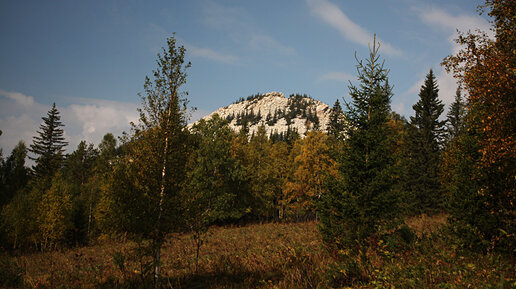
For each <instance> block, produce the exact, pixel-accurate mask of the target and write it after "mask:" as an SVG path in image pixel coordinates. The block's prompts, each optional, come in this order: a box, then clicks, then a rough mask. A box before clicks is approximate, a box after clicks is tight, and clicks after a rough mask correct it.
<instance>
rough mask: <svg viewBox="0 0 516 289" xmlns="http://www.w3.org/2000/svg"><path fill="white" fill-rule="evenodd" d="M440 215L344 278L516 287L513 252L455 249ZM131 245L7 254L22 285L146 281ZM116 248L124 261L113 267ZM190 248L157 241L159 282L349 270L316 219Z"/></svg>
mask: <svg viewBox="0 0 516 289" xmlns="http://www.w3.org/2000/svg"><path fill="white" fill-rule="evenodd" d="M445 220H446V216H445V215H437V216H432V217H429V216H420V217H417V218H410V219H409V220H407V222H406V223H407V224H408V225H409V226H410V227H411V228H413V229H415V230H416V233H417V234H418V236H419V238H418V239H417V240H415V241H414V243H412V244H409V245H402V246H401V247H400V246H398V245H399V244H398V243H397V244H396V245H395V246H393V245H392V244H391V243H390V242H391V241H389V240H386V241H385V242H383V241H382V242H381V243H378V246H376V247H375V249H372V250H369V251H368V260H367V261H366V263H362V264H361V266H363V268H365V271H362V272H366V276H365V278H363V279H361V280H360V281H358V282H354V283H352V284H347V285H349V286H353V287H354V288H390V287H391V286H394V287H397V288H398V287H401V288H465V287H468V286H470V287H471V288H511V286H513V287H516V283H515V282H516V279H515V278H516V277H515V272H516V270H515V266H514V260H511V259H506V258H504V257H502V256H498V255H487V256H486V255H481V254H476V253H473V252H470V253H468V254H461V253H459V251H457V250H456V248H454V247H453V246H450V245H449V244H448V239H447V238H446V236H443V235H439V234H440V233H439V230H438V228H439V227H440V225H441V224H444V223H445ZM394 242H395V243H396V242H398V241H394ZM135 248H136V244H135V243H133V242H118V241H113V240H99V242H98V244H96V245H92V246H88V247H83V248H73V249H68V250H63V251H58V252H56V251H54V252H38V253H32V254H24V255H21V256H17V257H10V260H11V265H12V266H14V267H17V268H21V270H20V272H22V274H23V275H22V277H23V281H22V284H20V285H21V286H23V287H25V288H151V283H152V276H151V274H147V275H146V274H145V268H144V269H143V270H142V266H141V264H142V263H145V262H140V260H139V258H138V255H137V254H135V251H134V250H135ZM400 248H401V249H400ZM117 253H118V260H119V262H118V263H116V262H115V258H114V256H117ZM122 256H123V257H124V258H125V259H124V262H123V264H124V266H120V267H119V266H117V264H118V265H121V263H122V262H120V260H121V259H120V258H121V257H122ZM194 256H195V250H194V246H193V243H192V238H191V235H189V234H176V235H171V236H170V238H169V239H168V240H167V242H166V244H165V245H164V249H163V259H162V273H163V276H164V279H163V282H162V285H163V287H164V288H327V287H329V285H332V284H333V285H335V283H332V280H335V278H337V279H338V278H340V277H343V274H346V273H345V272H346V270H347V269H346V267H345V265H342V263H341V264H339V263H336V262H335V261H334V260H332V259H331V258H330V256H329V254H328V253H327V252H326V250H325V248H324V246H323V244H322V241H321V239H320V235H319V232H318V229H317V224H316V223H314V222H306V223H284V224H276V223H269V224H255V225H248V226H245V227H213V228H211V229H210V233H209V235H208V237H207V240H206V244H205V245H204V246H203V247H202V248H201V257H200V262H199V271H198V273H195V264H194V260H195V258H194ZM143 261H146V259H144V260H143ZM147 261H148V260H147ZM1 271H2V268H0V274H2V272H1ZM142 271H143V273H142ZM143 275H146V276H144V278H143V279H142V276H143ZM1 276H2V275H0V278H1ZM344 277H345V276H344ZM344 279H345V278H344ZM0 284H1V283H0ZM344 285H345V284H339V286H344ZM347 285H346V286H347Z"/></svg>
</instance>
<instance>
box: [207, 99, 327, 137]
mask: <svg viewBox="0 0 516 289" xmlns="http://www.w3.org/2000/svg"><path fill="white" fill-rule="evenodd" d="M330 112H331V108H330V107H329V106H328V105H327V104H325V103H322V102H320V101H318V100H315V99H312V98H310V97H307V96H306V95H299V94H296V95H291V96H290V97H285V95H284V94H283V93H281V92H270V93H266V94H259V95H254V96H250V97H248V98H247V99H245V100H244V99H240V100H239V101H238V102H236V103H234V104H231V105H229V106H226V107H223V108H219V109H218V110H216V111H214V112H213V113H211V114H210V115H207V116H205V117H204V118H203V119H205V120H208V119H210V118H211V117H212V116H213V115H214V114H218V115H219V116H220V117H221V118H224V119H226V120H228V121H229V127H230V128H231V129H233V130H235V131H240V129H241V128H242V127H243V126H247V127H248V129H249V134H250V135H252V134H253V133H254V132H256V130H257V129H258V127H259V126H262V125H263V126H264V127H265V130H266V131H267V134H268V135H274V134H276V135H280V134H285V133H286V132H287V130H289V129H290V130H291V131H292V130H296V131H297V132H298V133H299V135H300V136H301V137H304V135H305V133H306V131H307V130H313V129H319V130H322V131H326V128H327V126H328V122H329V119H330V118H329V116H330Z"/></svg>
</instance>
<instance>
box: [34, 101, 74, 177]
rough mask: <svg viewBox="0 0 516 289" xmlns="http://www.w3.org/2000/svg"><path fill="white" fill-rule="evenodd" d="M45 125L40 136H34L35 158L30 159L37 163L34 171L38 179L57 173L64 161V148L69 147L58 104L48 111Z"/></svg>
mask: <svg viewBox="0 0 516 289" xmlns="http://www.w3.org/2000/svg"><path fill="white" fill-rule="evenodd" d="M42 119H43V123H42V124H41V125H40V126H39V130H38V132H37V134H38V135H36V136H34V138H33V141H32V144H31V145H30V152H31V153H33V154H34V155H35V156H34V157H30V156H29V158H30V159H31V160H34V161H36V166H35V167H34V171H35V173H36V175H37V176H38V177H44V176H46V177H49V178H51V177H52V175H53V174H54V173H55V172H56V169H57V168H59V167H60V165H61V161H62V160H63V153H64V148H65V147H66V146H67V145H68V142H66V141H65V138H64V131H63V129H62V127H63V126H64V124H63V123H62V122H61V116H60V115H59V111H58V110H57V108H56V104H55V103H54V104H53V105H52V108H51V109H50V110H49V111H48V113H47V116H46V117H42Z"/></svg>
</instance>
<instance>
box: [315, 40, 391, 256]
mask: <svg viewBox="0 0 516 289" xmlns="http://www.w3.org/2000/svg"><path fill="white" fill-rule="evenodd" d="M374 44H375V45H373V48H372V50H371V51H370V56H369V58H368V59H367V60H366V63H363V62H362V61H358V65H357V71H358V80H359V81H360V86H358V87H357V86H354V85H351V86H350V87H349V89H350V96H351V98H352V102H351V103H349V104H348V105H347V112H346V120H347V121H348V126H347V129H346V131H345V133H346V135H347V138H346V140H345V142H344V149H343V151H342V153H341V154H340V155H339V157H338V159H337V162H338V165H339V170H340V173H339V178H338V179H335V178H328V180H327V190H328V193H327V194H325V195H323V197H322V198H321V202H320V206H319V208H320V219H321V228H320V230H321V234H322V236H323V238H324V240H325V241H326V243H327V244H328V245H329V247H330V248H336V249H342V248H351V247H354V246H356V245H360V244H362V240H365V239H368V238H370V237H372V236H374V235H376V234H378V233H379V232H384V231H385V230H389V229H392V228H394V227H395V225H396V217H397V215H398V213H399V210H398V199H399V195H398V193H397V192H395V191H394V190H393V187H394V184H395V183H396V176H395V175H394V171H393V167H394V164H395V162H394V161H395V159H394V156H393V152H392V147H393V132H392V129H391V127H390V126H389V125H388V121H389V113H390V97H391V87H390V86H389V83H388V79H387V70H386V69H384V67H383V63H381V62H379V56H378V54H377V53H378V49H377V48H376V43H374ZM355 253H357V252H355Z"/></svg>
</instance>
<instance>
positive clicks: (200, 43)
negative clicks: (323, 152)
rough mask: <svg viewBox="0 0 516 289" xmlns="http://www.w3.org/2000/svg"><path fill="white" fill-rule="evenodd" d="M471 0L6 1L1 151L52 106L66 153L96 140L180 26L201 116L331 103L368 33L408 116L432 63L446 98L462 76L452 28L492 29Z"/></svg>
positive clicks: (125, 114) (0, 28)
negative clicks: (243, 107) (241, 106)
mask: <svg viewBox="0 0 516 289" xmlns="http://www.w3.org/2000/svg"><path fill="white" fill-rule="evenodd" d="M478 4H481V2H480V1H475V0H473V1H472V0H455V1H441V0H435V1H421V0H370V1H352V0H346V1H343V0H306V1H305V0H296V1H294V0H279V1H278V0H275V1H274V0H264V1H236V0H189V1H179V0H169V1H143V0H127V1H116V0H112V1H101V0H98V1H52V0H49V1H25V0H18V1H8V0H0V40H1V41H0V44H1V45H0V129H1V130H2V131H3V135H2V136H0V148H2V149H3V154H4V156H5V155H8V154H9V153H10V151H11V150H12V148H13V147H14V145H15V144H16V143H17V142H18V141H19V140H24V141H25V142H26V143H27V144H30V143H31V142H32V136H33V135H34V133H35V131H36V130H37V128H38V125H39V123H40V122H41V117H42V116H43V115H45V114H46V112H47V111H48V110H49V108H50V106H51V104H52V103H53V102H56V104H57V106H58V109H59V110H60V111H61V114H62V121H63V123H64V124H65V132H66V137H67V138H68V140H69V142H70V145H69V150H73V149H75V147H76V146H77V144H78V142H79V141H80V140H82V139H85V140H86V141H88V142H92V143H94V144H95V145H96V144H98V142H99V141H100V139H101V138H102V136H103V135H104V134H105V133H107V132H112V133H114V134H116V135H119V134H120V133H121V132H122V131H123V130H127V129H128V128H129V125H128V123H129V122H130V121H136V120H137V114H136V108H137V107H138V106H139V104H140V98H139V97H138V93H139V92H141V91H143V82H144V78H145V76H146V75H150V74H151V72H152V70H153V69H155V68H156V62H155V61H156V54H157V53H158V52H159V51H160V48H161V47H162V46H163V45H165V44H166V38H167V37H169V36H171V35H172V33H174V32H175V33H176V38H177V39H178V42H179V43H180V44H182V45H184V46H185V47H186V48H187V59H188V60H189V61H191V62H192V67H191V69H190V70H189V71H188V78H187V84H186V85H185V86H184V90H186V91H188V92H189V96H188V99H189V101H190V105H191V106H193V107H196V108H197V109H198V110H197V112H196V113H195V114H194V116H193V117H194V118H199V117H200V116H202V115H205V114H207V113H209V112H211V111H213V110H215V109H217V108H218V107H221V106H226V105H228V104H230V103H232V102H233V101H235V100H236V99H238V98H240V97H246V96H248V95H251V94H255V93H258V92H261V93H265V92H270V91H281V92H283V93H285V94H286V95H289V94H291V93H306V94H308V95H310V96H312V97H314V98H316V99H319V100H321V101H323V102H326V103H328V104H329V105H332V104H333V103H334V102H335V100H336V99H341V98H342V97H346V98H347V97H348V84H349V82H348V81H350V80H351V81H354V79H356V70H355V65H356V60H355V58H354V57H355V56H354V55H355V52H356V55H357V57H358V58H359V59H363V58H366V57H367V56H368V47H367V45H368V43H371V42H372V37H373V33H376V35H377V39H379V41H380V42H381V48H380V54H381V56H382V58H383V59H384V60H385V67H386V68H388V69H390V74H389V76H390V83H391V84H393V85H394V96H393V98H392V107H393V109H394V110H395V111H397V112H398V113H400V114H403V115H405V116H409V115H410V114H411V113H412V112H411V110H412V109H411V107H412V105H413V104H414V103H415V102H416V101H417V94H418V91H419V87H420V85H421V83H422V80H423V79H424V77H425V75H426V73H427V72H428V70H429V69H430V68H433V69H434V71H435V72H436V75H437V77H438V82H439V86H440V97H441V99H442V100H443V102H444V103H446V104H449V103H450V102H451V101H452V99H453V96H454V93H455V87H456V86H455V81H454V79H453V78H452V77H451V76H450V75H447V74H446V73H445V72H444V71H443V69H442V68H441V67H440V65H439V63H440V62H441V61H442V59H443V58H444V57H445V56H447V55H449V54H451V53H453V52H454V51H457V49H458V47H457V45H456V44H455V43H454V42H453V39H454V38H455V37H456V29H459V30H461V31H467V30H469V29H472V30H474V29H482V30H484V31H486V30H488V29H489V23H488V21H487V20H488V19H487V18H486V17H487V16H484V15H483V16H479V15H478V13H477V12H476V7H477V5H478Z"/></svg>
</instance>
